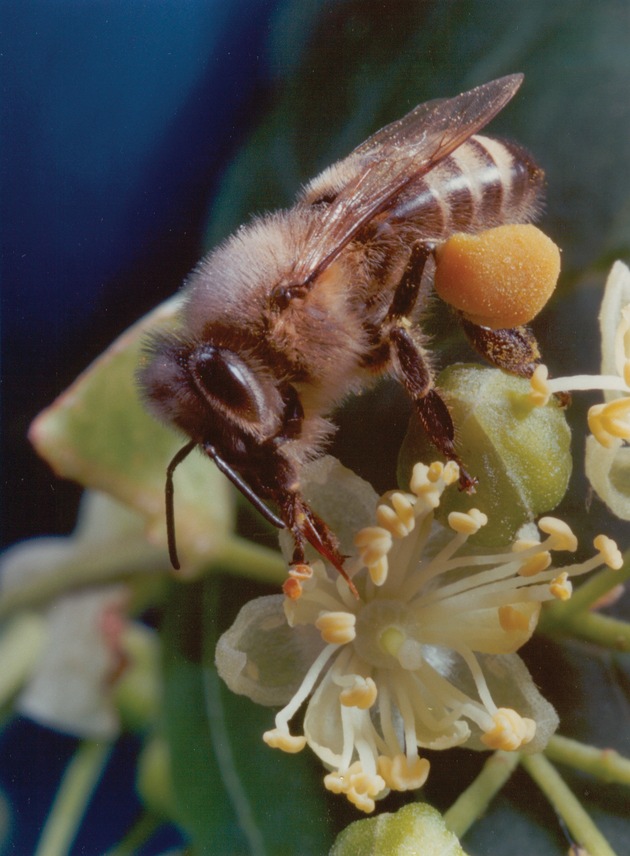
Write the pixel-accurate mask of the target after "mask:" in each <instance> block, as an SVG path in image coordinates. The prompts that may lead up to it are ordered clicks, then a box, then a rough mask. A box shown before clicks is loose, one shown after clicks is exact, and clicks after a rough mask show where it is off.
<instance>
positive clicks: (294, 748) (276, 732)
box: [263, 728, 306, 755]
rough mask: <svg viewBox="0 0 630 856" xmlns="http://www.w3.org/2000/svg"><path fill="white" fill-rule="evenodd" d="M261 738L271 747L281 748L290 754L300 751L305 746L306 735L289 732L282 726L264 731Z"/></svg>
mask: <svg viewBox="0 0 630 856" xmlns="http://www.w3.org/2000/svg"><path fill="white" fill-rule="evenodd" d="M263 740H264V741H265V743H266V744H267V746H271V748H272V749H282V751H283V752H288V753H289V754H290V755H294V754H295V753H296V752H301V751H302V749H304V747H305V746H306V737H305V736H304V735H303V734H302V735H293V734H289V732H288V731H285V730H284V729H282V728H272V729H271V730H270V731H265V733H264V734H263Z"/></svg>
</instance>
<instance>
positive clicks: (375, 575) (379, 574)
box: [368, 556, 389, 586]
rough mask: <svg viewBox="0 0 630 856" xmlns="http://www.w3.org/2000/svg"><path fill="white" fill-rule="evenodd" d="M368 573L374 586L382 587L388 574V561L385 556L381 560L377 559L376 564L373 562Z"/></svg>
mask: <svg viewBox="0 0 630 856" xmlns="http://www.w3.org/2000/svg"><path fill="white" fill-rule="evenodd" d="M368 573H369V575H370V579H371V580H372V582H373V583H374V585H375V586H382V585H384V584H385V581H386V580H387V575H388V573H389V561H388V559H387V556H383V558H382V559H379V560H378V562H374V564H373V565H369V566H368Z"/></svg>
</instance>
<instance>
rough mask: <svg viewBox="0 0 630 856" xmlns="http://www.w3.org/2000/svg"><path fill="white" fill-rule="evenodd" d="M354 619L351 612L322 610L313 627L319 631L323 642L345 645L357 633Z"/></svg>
mask: <svg viewBox="0 0 630 856" xmlns="http://www.w3.org/2000/svg"><path fill="white" fill-rule="evenodd" d="M356 620H357V619H356V616H355V615H353V614H352V613H351V612H323V613H322V614H321V615H320V616H319V618H318V619H317V621H316V622H315V627H316V628H317V629H318V630H319V632H320V633H321V635H322V639H323V640H324V642H328V643H329V644H332V645H347V643H348V642H352V640H353V639H354V638H355V636H356V635H357V633H356V630H355V624H356Z"/></svg>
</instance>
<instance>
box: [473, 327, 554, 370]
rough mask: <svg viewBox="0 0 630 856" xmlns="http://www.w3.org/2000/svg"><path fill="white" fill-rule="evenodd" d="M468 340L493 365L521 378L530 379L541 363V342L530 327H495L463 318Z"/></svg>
mask: <svg viewBox="0 0 630 856" xmlns="http://www.w3.org/2000/svg"><path fill="white" fill-rule="evenodd" d="M461 323H462V328H463V330H464V333H465V334H466V336H467V338H468V341H469V342H470V344H471V345H472V346H473V348H474V349H475V350H476V351H477V353H478V354H481V356H482V357H484V358H485V359H486V360H487V361H488V362H489V363H490V364H491V365H493V366H496V367H497V368H499V369H503V370H504V371H506V372H509V373H510V374H514V375H518V376H519V377H524V378H530V377H531V376H532V374H533V373H534V370H535V368H536V366H537V365H538V364H539V363H540V350H539V348H538V342H537V341H536V338H535V336H534V334H533V333H532V331H531V330H529V329H528V328H527V327H514V328H512V329H505V330H493V329H491V328H490V327H480V326H479V325H478V324H473V322H472V321H468V319H467V318H463V317H462V318H461Z"/></svg>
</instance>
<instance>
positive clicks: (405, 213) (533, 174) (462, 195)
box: [392, 136, 544, 239]
mask: <svg viewBox="0 0 630 856" xmlns="http://www.w3.org/2000/svg"><path fill="white" fill-rule="evenodd" d="M543 179H544V174H543V171H542V170H541V169H540V167H539V166H538V165H537V164H536V163H535V161H534V160H533V158H532V157H531V155H530V154H529V153H528V152H527V151H526V150H525V149H523V148H521V147H520V146H518V145H516V144H515V143H511V142H506V141H503V140H496V139H492V138H490V137H483V136H473V137H471V138H470V139H469V140H467V141H466V142H465V143H463V144H462V145H461V146H459V147H458V148H457V149H456V150H455V151H454V152H452V153H451V154H450V155H449V156H448V157H446V158H444V160H443V161H441V162H440V163H439V164H438V165H437V166H436V167H434V168H433V169H432V170H431V171H430V172H428V173H427V174H426V175H425V176H423V178H422V179H421V180H420V181H419V182H417V183H414V186H413V188H410V189H409V191H407V192H406V193H405V195H404V198H402V199H401V200H400V202H399V204H398V205H396V206H395V209H394V211H393V212H392V213H393V216H394V218H395V219H396V220H398V221H400V220H407V221H409V220H411V221H414V224H415V223H417V225H418V227H419V228H420V230H421V234H422V237H426V238H436V239H440V238H444V237H447V236H448V235H450V234H452V233H453V232H478V231H481V230H483V229H488V228H491V227H492V226H498V225H500V224H501V223H522V222H527V221H529V220H532V219H533V218H534V217H535V216H536V214H537V213H538V212H539V210H540V204H541V194H542V187H543Z"/></svg>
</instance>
